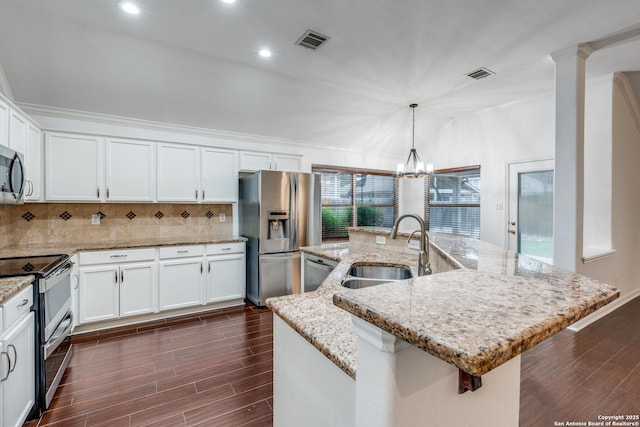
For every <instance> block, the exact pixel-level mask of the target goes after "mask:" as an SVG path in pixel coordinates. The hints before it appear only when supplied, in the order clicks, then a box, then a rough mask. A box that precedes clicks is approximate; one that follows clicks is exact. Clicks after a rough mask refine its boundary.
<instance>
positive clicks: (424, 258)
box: [390, 214, 431, 276]
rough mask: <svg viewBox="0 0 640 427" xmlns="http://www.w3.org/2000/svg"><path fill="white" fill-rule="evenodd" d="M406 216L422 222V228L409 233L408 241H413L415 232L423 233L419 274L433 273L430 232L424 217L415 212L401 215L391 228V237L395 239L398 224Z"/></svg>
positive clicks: (419, 256)
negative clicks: (430, 257)
mask: <svg viewBox="0 0 640 427" xmlns="http://www.w3.org/2000/svg"><path fill="white" fill-rule="evenodd" d="M405 218H413V219H415V220H416V221H418V223H419V224H420V230H416V231H414V232H413V233H411V234H410V235H409V239H407V243H409V242H410V241H411V238H412V237H413V235H414V234H415V233H421V236H420V254H419V255H418V276H426V275H427V274H431V264H430V263H429V234H427V226H426V224H425V222H424V220H423V219H422V218H420V217H419V216H418V215H415V214H405V215H401V216H399V217H398V219H396V221H395V222H394V223H393V228H392V229H391V236H390V237H391V238H392V239H395V238H396V237H397V236H398V225H399V224H400V222H401V221H402V220H403V219H405Z"/></svg>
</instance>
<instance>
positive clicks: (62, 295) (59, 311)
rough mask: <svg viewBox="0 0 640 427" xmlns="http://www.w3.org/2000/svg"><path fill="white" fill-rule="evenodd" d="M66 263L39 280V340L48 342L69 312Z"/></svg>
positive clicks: (69, 300) (69, 279)
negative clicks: (40, 320)
mask: <svg viewBox="0 0 640 427" xmlns="http://www.w3.org/2000/svg"><path fill="white" fill-rule="evenodd" d="M72 266H73V263H72V262H71V261H67V262H66V263H64V264H62V265H61V266H60V267H58V268H57V269H56V270H55V271H54V272H53V273H51V274H50V275H48V276H46V277H45V278H43V279H40V282H39V291H40V311H41V315H40V316H41V319H42V323H41V325H40V329H41V340H42V342H43V343H46V342H49V341H50V340H51V336H52V335H53V333H54V331H55V330H56V329H57V328H58V325H60V323H61V322H62V320H63V318H65V316H66V315H67V312H69V311H70V310H71V267H72Z"/></svg>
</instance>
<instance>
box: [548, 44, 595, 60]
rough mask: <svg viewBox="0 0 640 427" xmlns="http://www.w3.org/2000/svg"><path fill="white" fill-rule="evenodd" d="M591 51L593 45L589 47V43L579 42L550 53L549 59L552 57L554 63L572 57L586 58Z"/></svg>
mask: <svg viewBox="0 0 640 427" xmlns="http://www.w3.org/2000/svg"><path fill="white" fill-rule="evenodd" d="M593 51H594V49H593V47H591V45H589V44H588V43H580V44H578V45H577V46H570V47H567V48H565V49H561V50H558V51H556V52H553V53H552V54H551V59H553V61H554V62H556V63H558V62H560V61H564V60H566V59H571V58H574V57H578V58H580V59H582V60H586V59H587V58H588V57H589V56H590V55H591V54H592V53H593Z"/></svg>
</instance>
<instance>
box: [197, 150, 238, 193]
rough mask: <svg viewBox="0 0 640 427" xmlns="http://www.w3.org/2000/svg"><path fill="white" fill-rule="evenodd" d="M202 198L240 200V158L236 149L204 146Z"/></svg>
mask: <svg viewBox="0 0 640 427" xmlns="http://www.w3.org/2000/svg"><path fill="white" fill-rule="evenodd" d="M201 157H202V200H203V201H205V202H237V201H238V169H237V163H238V158H237V155H236V152H235V151H227V150H215V149H211V148H203V149H202V151H201Z"/></svg>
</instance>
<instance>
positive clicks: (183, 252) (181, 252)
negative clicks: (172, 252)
mask: <svg viewBox="0 0 640 427" xmlns="http://www.w3.org/2000/svg"><path fill="white" fill-rule="evenodd" d="M178 253H179V254H188V253H189V251H187V250H184V251H178Z"/></svg>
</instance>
